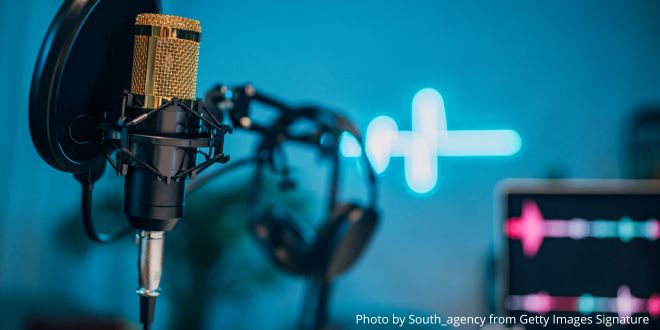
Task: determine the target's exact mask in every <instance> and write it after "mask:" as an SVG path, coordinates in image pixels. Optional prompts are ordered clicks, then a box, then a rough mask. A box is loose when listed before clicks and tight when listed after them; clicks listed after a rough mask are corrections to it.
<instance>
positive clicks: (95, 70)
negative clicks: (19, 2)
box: [29, 0, 160, 173]
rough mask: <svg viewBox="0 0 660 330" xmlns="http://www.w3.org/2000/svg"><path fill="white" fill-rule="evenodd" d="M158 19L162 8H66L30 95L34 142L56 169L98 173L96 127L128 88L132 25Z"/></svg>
mask: <svg viewBox="0 0 660 330" xmlns="http://www.w3.org/2000/svg"><path fill="white" fill-rule="evenodd" d="M158 12H160V1H159V0H67V1H65V2H64V4H63V5H62V7H61V8H60V10H59V11H58V12H57V14H56V16H55V19H54V20H53V22H52V23H51V25H50V27H49V29H48V33H47V34H46V37H45V38H44V41H43V44H42V45H41V49H40V51H39V56H38V57H37V63H36V66H35V70H34V74H33V76H32V87H31V90H30V109H29V112H30V134H31V136H32V141H33V143H34V145H35V147H36V149H37V152H38V153H39V155H40V156H41V157H42V158H43V159H44V160H45V161H46V162H48V164H50V165H51V166H53V167H54V168H56V169H58V170H61V171H65V172H73V173H78V172H84V171H87V170H89V169H90V168H92V167H94V166H95V165H101V163H102V162H103V161H104V160H103V158H104V157H103V155H104V153H103V149H102V148H101V147H100V144H99V143H97V142H98V139H99V138H100V135H99V134H98V133H96V130H94V129H93V128H92V127H94V126H95V124H97V123H98V122H100V121H101V120H102V118H101V117H102V114H103V112H104V111H105V110H107V109H108V108H109V107H111V106H113V105H119V100H118V98H119V96H120V95H121V91H122V90H127V89H129V88H130V86H131V67H132V53H133V36H134V29H135V25H134V23H135V17H136V16H137V15H138V14H140V13H158Z"/></svg>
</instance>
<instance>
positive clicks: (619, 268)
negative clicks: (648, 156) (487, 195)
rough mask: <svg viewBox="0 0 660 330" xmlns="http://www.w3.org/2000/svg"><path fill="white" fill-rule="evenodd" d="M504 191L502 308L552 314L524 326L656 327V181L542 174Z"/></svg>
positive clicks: (659, 310) (659, 275) (659, 298)
mask: <svg viewBox="0 0 660 330" xmlns="http://www.w3.org/2000/svg"><path fill="white" fill-rule="evenodd" d="M504 196H505V202H504V211H505V212H504V221H503V223H502V227H501V228H502V233H503V234H504V236H503V237H504V238H505V239H504V241H505V250H504V251H506V253H505V254H506V255H505V259H506V261H505V262H504V268H505V269H504V275H505V276H504V282H505V283H504V295H503V297H502V299H503V301H502V302H503V306H504V310H505V312H506V313H507V314H508V315H511V316H514V317H520V316H524V315H537V314H538V315H545V316H550V317H553V318H554V319H553V320H552V321H551V322H550V323H549V324H548V325H547V326H546V327H542V326H528V328H530V329H536V328H544V329H567V328H569V327H576V326H579V327H580V328H594V329H596V328H597V329H602V328H603V327H606V326H608V325H609V326H614V328H622V329H658V328H660V222H658V220H656V219H660V188H658V186H657V185H649V184H645V183H641V182H640V183H639V184H635V183H630V182H629V183H626V184H617V183H616V182H612V181H609V182H608V181H603V182H600V183H599V182H590V183H589V184H584V185H582V184H580V183H579V182H577V183H576V182H573V183H569V184H557V183H550V181H548V182H543V181H540V182H536V184H532V185H530V184H524V185H523V184H521V185H518V186H516V184H512V185H510V186H509V188H508V189H507V190H506V192H505V193H504ZM643 317H647V318H648V322H649V324H645V323H644V322H643V320H642V319H643ZM640 322H642V323H640ZM575 323H579V324H575Z"/></svg>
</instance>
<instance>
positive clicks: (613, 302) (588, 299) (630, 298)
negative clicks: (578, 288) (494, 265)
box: [506, 285, 660, 318]
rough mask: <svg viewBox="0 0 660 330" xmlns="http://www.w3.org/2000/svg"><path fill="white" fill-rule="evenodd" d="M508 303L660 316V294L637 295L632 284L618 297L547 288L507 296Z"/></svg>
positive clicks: (520, 307) (539, 309) (529, 308)
mask: <svg viewBox="0 0 660 330" xmlns="http://www.w3.org/2000/svg"><path fill="white" fill-rule="evenodd" d="M506 307H507V308H508V309H509V310H511V311H525V312H532V313H537V314H547V313H550V312H578V313H582V314H585V315H587V314H593V313H616V314H618V315H619V316H623V317H626V316H632V315H633V314H638V313H647V314H649V315H650V316H651V317H653V318H656V317H660V294H657V293H654V294H652V295H651V296H650V297H649V298H648V299H646V298H640V297H635V296H634V295H632V294H631V292H630V288H629V287H627V286H625V285H624V286H621V287H620V288H619V290H618V292H617V295H616V297H595V296H592V295H589V294H584V295H582V296H579V297H571V296H551V295H549V294H547V293H545V292H539V293H533V294H529V295H511V296H508V297H507V299H506Z"/></svg>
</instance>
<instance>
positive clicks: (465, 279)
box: [0, 0, 660, 328]
mask: <svg viewBox="0 0 660 330" xmlns="http://www.w3.org/2000/svg"><path fill="white" fill-rule="evenodd" d="M60 3H61V2H60V1H35V0H22V1H6V0H4V1H0V31H1V32H0V64H1V65H2V69H1V70H0V72H2V74H1V75H0V97H2V99H3V100H5V102H4V106H3V110H2V111H3V112H4V120H2V121H0V141H2V142H0V143H1V144H2V156H1V158H2V161H1V162H0V173H3V174H4V184H3V185H2V187H3V188H2V189H0V305H1V306H9V309H7V308H5V311H6V312H4V313H0V315H3V317H2V319H0V327H2V328H5V327H4V326H2V324H3V322H7V327H8V328H11V327H13V326H15V324H19V323H17V322H19V321H20V320H19V319H20V317H21V316H20V315H22V314H21V313H22V312H24V309H25V308H22V307H20V306H23V305H26V306H32V307H30V308H32V309H36V310H38V308H39V306H40V303H38V302H40V301H41V302H44V301H53V300H55V301H61V300H65V301H67V302H71V303H72V304H74V305H77V306H84V309H85V310H88V311H90V312H91V313H98V314H100V315H114V316H119V317H121V318H125V319H128V320H137V298H136V297H135V295H134V294H133V293H132V291H133V289H134V287H135V247H134V246H132V245H131V244H128V242H124V243H122V244H117V245H112V246H101V247H98V248H94V249H93V250H92V251H91V252H90V253H89V254H88V255H86V256H85V257H84V258H83V259H82V260H75V261H74V260H71V258H70V257H68V256H67V255H65V254H64V253H63V252H61V251H58V249H57V248H56V247H55V245H54V243H53V232H54V231H55V229H56V228H57V227H58V225H60V224H59V223H58V221H59V220H61V218H62V217H63V215H64V214H66V213H67V212H71V210H75V209H76V208H77V207H78V203H79V186H78V185H77V183H76V181H74V180H73V178H72V177H71V176H70V175H68V174H65V173H61V172H57V171H55V170H54V169H52V168H50V167H49V166H48V165H47V164H46V163H45V162H43V161H42V160H41V159H40V158H39V156H38V155H37V153H36V152H35V151H34V149H33V147H32V142H31V140H30V136H29V130H28V117H27V104H28V101H27V100H28V94H29V85H30V79H31V74H32V70H33V65H34V63H35V59H36V55H37V51H38V49H39V47H40V43H41V40H42V37H43V36H44V34H45V32H46V29H47V28H48V25H49V24H50V21H51V19H52V18H53V16H54V14H55V12H56V11H57V9H58V7H59V5H60ZM164 12H165V13H168V14H175V15H180V16H187V17H191V18H196V19H199V20H201V22H202V26H203V35H204V37H203V43H202V48H201V56H200V72H199V81H198V94H199V95H203V93H204V92H205V91H206V90H208V88H210V87H211V86H212V85H213V84H214V83H216V82H223V83H227V84H239V83H244V82H248V81H249V82H252V83H253V84H255V86H257V87H258V88H260V89H262V90H264V91H267V92H269V93H270V94H273V95H279V96H282V97H284V98H285V99H286V100H288V101H292V102H299V101H314V102H317V103H320V104H326V105H330V106H332V107H334V108H338V109H342V110H343V111H344V112H345V113H346V114H347V115H348V116H349V117H350V118H351V119H353V120H354V121H355V122H356V123H357V124H358V125H359V126H360V127H361V128H362V129H364V128H366V125H367V124H368V123H369V121H370V120H371V119H372V118H373V117H375V116H377V115H382V114H386V115H389V116H392V117H393V118H395V119H396V120H397V122H398V124H399V127H400V128H401V129H410V104H411V100H412V97H413V95H414V94H415V92H416V91H418V90H420V89H421V88H424V87H432V88H435V89H437V90H438V91H439V92H440V93H441V94H442V95H443V98H444V101H445V107H446V111H447V116H448V125H449V128H450V129H498V128H507V129H515V130H517V131H518V132H519V133H520V135H521V137H522V141H523V147H522V150H521V151H520V152H519V153H518V154H517V155H515V156H513V157H505V158H488V157H486V158H461V157H456V158H441V159H440V160H439V171H440V173H439V181H438V186H437V187H436V189H435V191H434V192H433V193H432V194H429V195H427V196H423V197H420V196H415V195H414V194H412V193H411V192H409V190H408V189H407V188H406V184H405V180H404V172H403V161H402V160H401V159H396V160H393V162H392V163H391V164H390V167H389V168H388V170H387V171H386V172H385V173H383V175H381V177H380V178H381V192H382V205H383V208H382V211H383V214H384V217H383V222H382V226H381V228H380V231H379V233H378V236H377V237H376V239H375V241H374V242H373V244H372V246H371V248H370V249H369V250H368V252H367V253H366V255H365V256H364V259H362V260H361V262H360V263H359V264H357V265H356V267H355V268H354V269H352V270H351V271H350V272H349V273H348V274H347V275H345V276H344V277H342V278H341V279H340V280H339V281H338V283H337V285H336V287H335V296H334V300H333V309H334V312H333V314H335V315H337V317H339V318H340V319H345V320H349V321H350V317H349V316H350V315H352V314H355V313H357V312H363V311H368V310H379V311H384V312H392V311H395V310H414V311H430V312H438V313H441V314H446V315H477V314H482V313H484V312H486V311H487V307H486V287H487V284H486V277H487V276H486V275H487V267H488V264H487V258H488V255H489V253H490V251H491V249H492V244H493V237H494V236H495V235H496V231H495V230H494V225H493V221H494V213H493V204H494V198H493V196H494V188H495V185H496V183H497V182H498V181H499V180H501V179H503V178H511V177H543V176H545V175H547V174H548V173H550V172H557V171H559V172H562V173H564V174H565V175H567V176H569V177H587V178H616V177H621V176H622V175H623V174H624V168H625V159H624V155H625V149H624V147H625V145H624V142H623V141H624V140H623V139H624V137H625V133H626V131H625V128H626V124H627V119H628V118H629V116H630V115H631V114H632V111H633V109H634V108H635V107H636V106H638V105H640V104H643V103H648V102H660V61H659V60H658V59H659V58H660V38H659V37H658V34H659V31H660V19H659V17H660V2H657V1H607V2H606V1H597V0H591V1H586V0H585V1H498V2H495V1H372V2H367V1H362V2H361V1H345V0H339V1H331V2H322V3H310V2H308V1H278V2H272V1H248V2H241V1H199V0H188V1H164ZM228 144H229V148H230V150H232V151H233V152H234V153H236V154H240V153H242V152H245V150H244V149H245V148H244V147H243V146H242V145H241V140H240V139H233V140H232V139H230V140H228ZM303 181H305V179H304V180H303ZM114 182H115V184H117V185H118V184H119V181H114ZM305 185H306V186H307V187H308V189H310V190H313V191H316V190H318V191H322V189H323V188H322V186H321V183H320V182H317V181H316V180H315V177H314V176H312V175H310V176H308V177H307V178H306V182H305ZM356 189H358V188H356ZM346 190H352V186H350V185H349V186H347V187H346ZM71 235H77V236H80V235H83V232H82V230H79V231H77V232H72V233H71ZM254 256H255V258H261V255H259V254H257V253H254ZM226 271H227V272H231V269H227V270H226ZM164 280H167V275H166V274H165V279H164ZM302 289H303V284H302V282H301V281H300V280H298V279H295V278H288V277H283V278H282V283H281V285H277V286H274V287H271V288H269V289H267V290H263V292H261V293H260V294H257V295H256V296H254V297H253V298H251V299H249V300H248V301H247V302H246V303H244V304H241V305H232V304H231V302H225V303H222V304H218V306H216V314H215V316H214V317H213V319H212V320H211V324H210V327H213V328H215V327H216V325H220V324H222V325H225V326H227V327H228V328H257V327H267V328H271V327H274V328H279V327H285V326H286V325H287V324H291V322H293V321H294V320H295V319H296V318H297V316H298V315H297V313H298V307H299V305H300V301H301V294H302ZM163 301H164V302H163V303H162V304H161V305H160V306H162V307H159V308H160V309H159V311H158V313H159V314H160V315H164V314H166V313H167V311H172V310H173V308H174V307H173V306H175V303H174V302H171V301H168V300H167V294H164V296H163ZM42 307H43V306H42ZM28 309H29V308H28ZM13 311H16V312H13ZM347 317H348V318H347ZM163 323H165V322H160V324H157V328H160V327H162V326H163Z"/></svg>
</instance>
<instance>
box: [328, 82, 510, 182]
mask: <svg viewBox="0 0 660 330" xmlns="http://www.w3.org/2000/svg"><path fill="white" fill-rule="evenodd" d="M365 143H366V148H365V149H366V152H367V156H368V157H369V160H370V161H371V164H372V166H373V167H374V169H375V170H376V172H378V173H382V172H384V171H385V170H386V169H387V167H388V165H389V163H390V159H391V158H392V157H402V158H404V162H405V163H404V167H405V176H406V182H407V184H408V186H409V187H410V189H411V190H412V191H414V192H416V193H420V194H423V193H427V192H429V191H431V190H432V189H433V187H435V185H436V183H437V181H438V156H452V157H465V156H511V155H513V154H516V153H517V152H518V151H519V150H520V147H521V139H520V135H518V133H517V132H516V131H513V130H508V129H504V130H449V129H448V128H447V118H446V114H445V105H444V102H443V100H442V96H441V95H440V93H438V91H436V90H435V89H432V88H424V89H422V90H420V91H419V92H417V94H415V97H414V98H413V102H412V130H410V131H400V130H399V128H398V126H397V124H396V122H395V121H394V119H392V118H391V117H388V116H380V117H376V118H374V119H373V120H372V121H371V123H370V124H369V126H368V127H367V132H366V139H365ZM341 152H342V154H343V155H344V156H345V157H359V156H360V149H359V148H358V146H357V141H355V138H353V137H352V136H350V135H345V136H344V137H343V139H342V142H341Z"/></svg>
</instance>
